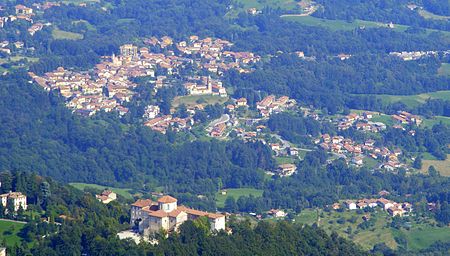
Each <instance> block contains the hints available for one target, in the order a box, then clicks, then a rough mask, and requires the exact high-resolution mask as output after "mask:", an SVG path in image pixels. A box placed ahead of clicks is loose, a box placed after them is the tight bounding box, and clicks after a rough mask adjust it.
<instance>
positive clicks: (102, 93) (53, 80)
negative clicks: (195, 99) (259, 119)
mask: <svg viewBox="0 0 450 256" xmlns="http://www.w3.org/2000/svg"><path fill="white" fill-rule="evenodd" d="M145 43H147V44H148V45H153V46H159V47H161V48H169V47H170V46H171V45H173V44H175V43H174V42H173V40H172V39H171V38H170V37H163V38H162V39H161V40H158V39H156V38H151V39H148V40H146V41H145ZM231 45H232V44H231V43H230V42H228V41H225V40H221V39H216V40H213V39H211V38H205V39H203V40H200V39H198V37H197V36H191V37H190V40H189V42H185V41H184V42H180V43H178V44H176V47H177V48H178V52H177V53H179V54H178V55H176V54H175V51H172V50H169V49H168V50H167V51H166V52H165V53H153V52H151V51H150V50H149V48H146V47H141V48H138V47H137V46H135V45H132V44H125V45H122V46H121V47H120V55H118V56H116V55H115V54H113V55H112V56H104V57H102V59H103V61H102V62H101V63H99V64H97V65H96V67H95V70H94V74H93V75H90V73H89V72H74V71H68V70H65V69H64V68H62V67H60V68H58V69H57V70H55V71H53V72H48V73H46V74H45V75H44V76H38V75H36V74H33V73H29V74H30V76H31V77H32V78H33V79H34V80H35V81H36V82H37V83H38V84H39V85H41V86H42V87H43V88H45V89H46V90H48V91H50V90H58V91H59V92H60V93H61V95H62V96H63V97H65V98H66V99H67V106H68V107H70V108H71V109H73V111H74V112H78V113H80V114H83V115H93V114H95V113H97V112H98V111H105V112H109V111H112V110H116V111H118V112H119V113H120V114H121V115H124V114H126V113H127V112H128V109H127V108H126V107H124V104H123V103H125V102H129V101H130V100H131V98H132V97H133V95H134V91H133V89H134V88H135V87H136V86H137V84H135V83H133V82H132V81H131V78H133V77H143V76H145V77H151V78H155V69H157V68H159V69H164V70H166V73H167V74H168V75H175V74H179V71H180V69H183V68H185V67H186V66H188V64H189V66H192V65H193V66H195V67H197V68H200V69H208V70H209V71H210V72H215V69H213V63H215V64H217V68H218V69H219V70H227V69H230V68H236V69H238V70H239V69H243V68H244V66H245V67H247V66H248V65H249V64H251V63H254V62H257V61H259V57H258V56H255V55H254V54H252V53H249V52H231V51H225V50H224V49H225V48H226V47H229V46H231ZM180 52H181V53H180ZM198 56H200V57H198ZM244 71H245V72H247V71H249V70H244ZM244 71H243V72H244ZM168 80H169V79H168V78H167V76H157V77H156V81H152V82H153V83H154V85H155V86H154V90H158V89H159V88H162V87H165V86H169V84H168V83H167V81H168ZM181 80H182V81H181V82H183V83H184V87H185V89H186V91H187V93H188V94H192V95H204V94H210V95H220V96H227V93H226V90H225V88H224V87H223V86H222V82H221V81H220V80H219V79H214V78H211V77H210V76H189V77H182V78H181ZM155 117H156V116H155ZM166 119H168V117H162V118H161V120H154V123H161V122H162V121H167V120H166ZM149 121H150V120H149ZM184 121H186V124H187V123H189V122H188V121H189V120H184ZM184 121H183V120H175V122H176V123H179V125H180V126H185V125H184V124H183V122H184ZM149 126H151V127H154V126H155V125H154V124H152V122H150V123H149ZM162 126H165V125H164V124H162ZM157 129H159V128H157Z"/></svg>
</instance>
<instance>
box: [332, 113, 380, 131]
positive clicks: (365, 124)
mask: <svg viewBox="0 0 450 256" xmlns="http://www.w3.org/2000/svg"><path fill="white" fill-rule="evenodd" d="M373 116H374V114H373V113H371V112H364V113H363V114H362V115H358V114H356V113H350V114H348V115H347V116H345V117H343V118H342V119H341V120H340V121H339V122H338V124H337V128H338V130H340V131H343V130H347V129H349V128H351V127H353V128H355V129H357V130H360V131H365V132H375V133H376V132H381V131H383V130H386V125H385V124H384V123H381V122H371V121H370V120H371V119H372V118H373Z"/></svg>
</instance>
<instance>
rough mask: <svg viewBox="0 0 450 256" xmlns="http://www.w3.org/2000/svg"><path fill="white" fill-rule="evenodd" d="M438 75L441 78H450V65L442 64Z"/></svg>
mask: <svg viewBox="0 0 450 256" xmlns="http://www.w3.org/2000/svg"><path fill="white" fill-rule="evenodd" d="M438 74H439V75H441V76H450V63H442V64H441V67H440V68H439V70H438Z"/></svg>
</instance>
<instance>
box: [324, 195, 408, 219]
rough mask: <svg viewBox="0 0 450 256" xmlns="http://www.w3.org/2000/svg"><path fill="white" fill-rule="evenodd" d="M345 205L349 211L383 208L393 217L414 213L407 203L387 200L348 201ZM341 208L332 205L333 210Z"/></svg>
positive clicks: (338, 205)
mask: <svg viewBox="0 0 450 256" xmlns="http://www.w3.org/2000/svg"><path fill="white" fill-rule="evenodd" d="M343 205H344V206H345V207H346V208H347V209H348V210H356V209H364V208H367V207H368V208H375V207H381V208H382V209H383V210H385V211H387V212H388V213H389V214H390V215H391V216H393V217H395V216H400V217H403V216H407V215H409V214H410V213H411V212H412V211H413V208H412V205H411V204H410V203H407V202H403V203H397V202H395V201H392V200H388V199H386V198H378V199H374V198H370V199H366V198H364V199H359V200H346V201H345V202H344V203H343ZM340 207H341V204H339V203H335V204H333V205H332V208H333V209H335V210H337V209H339V208H340Z"/></svg>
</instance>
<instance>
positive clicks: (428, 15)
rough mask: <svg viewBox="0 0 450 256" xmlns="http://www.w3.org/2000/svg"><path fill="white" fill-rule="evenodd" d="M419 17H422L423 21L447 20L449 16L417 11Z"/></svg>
mask: <svg viewBox="0 0 450 256" xmlns="http://www.w3.org/2000/svg"><path fill="white" fill-rule="evenodd" d="M418 12H419V14H420V16H422V17H424V18H425V19H432V20H449V19H450V17H449V16H441V15H437V14H434V13H431V12H429V11H426V10H419V11H418Z"/></svg>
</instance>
